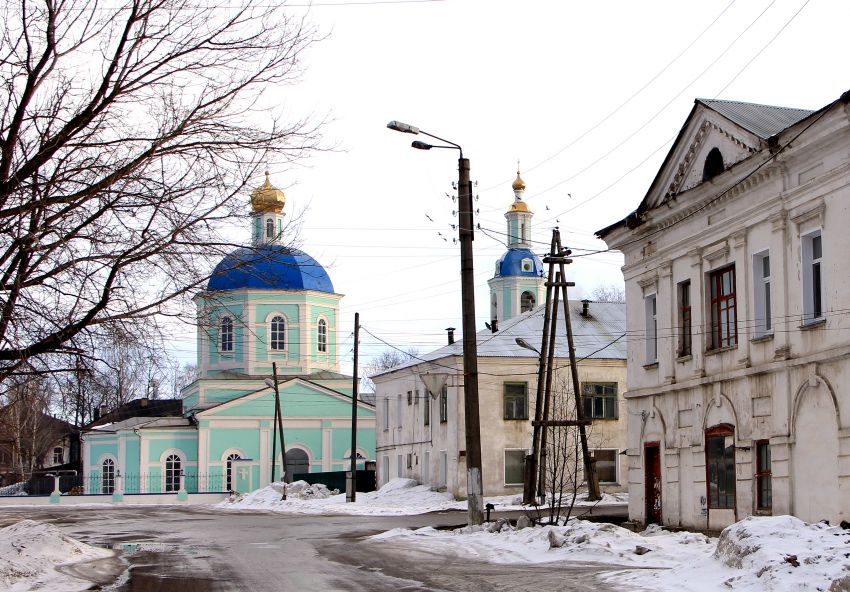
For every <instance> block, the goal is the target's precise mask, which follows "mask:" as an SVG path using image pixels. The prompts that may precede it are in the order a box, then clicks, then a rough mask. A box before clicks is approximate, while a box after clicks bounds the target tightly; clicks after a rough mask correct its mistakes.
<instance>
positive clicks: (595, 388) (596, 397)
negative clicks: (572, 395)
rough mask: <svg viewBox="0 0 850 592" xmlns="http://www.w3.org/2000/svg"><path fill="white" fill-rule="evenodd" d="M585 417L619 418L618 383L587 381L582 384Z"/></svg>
mask: <svg viewBox="0 0 850 592" xmlns="http://www.w3.org/2000/svg"><path fill="white" fill-rule="evenodd" d="M581 390H582V403H583V407H582V410H583V411H584V417H585V419H617V418H618V417H619V413H618V410H617V383H616V382H585V383H583V384H582V385H581Z"/></svg>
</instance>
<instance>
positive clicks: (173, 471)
mask: <svg viewBox="0 0 850 592" xmlns="http://www.w3.org/2000/svg"><path fill="white" fill-rule="evenodd" d="M182 470H183V461H182V459H181V458H180V457H179V456H178V455H176V454H169V455H168V456H167V457H166V458H165V491H166V492H172V491H179V490H180V474H181V472H182Z"/></svg>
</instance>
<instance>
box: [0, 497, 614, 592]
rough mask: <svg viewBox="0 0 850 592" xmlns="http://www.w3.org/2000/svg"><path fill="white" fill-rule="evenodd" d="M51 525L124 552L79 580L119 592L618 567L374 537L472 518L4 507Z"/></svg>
mask: <svg viewBox="0 0 850 592" xmlns="http://www.w3.org/2000/svg"><path fill="white" fill-rule="evenodd" d="M24 518H30V519H33V520H40V521H43V522H52V523H54V524H56V525H58V526H60V527H61V528H62V530H63V531H64V532H66V533H67V534H69V535H70V536H72V537H74V538H77V539H80V540H82V541H84V542H87V543H89V544H95V545H101V546H110V547H113V548H116V549H118V550H120V551H121V555H120V559H121V561H115V560H112V561H102V562H94V563H93V564H91V565H83V566H80V567H79V568H77V569H75V571H74V574H75V575H78V576H83V577H87V578H89V579H91V580H92V581H93V582H95V584H96V585H97V589H100V590H104V591H107V590H108V591H114V592H148V591H157V592H171V591H177V592H195V591H205V592H206V591H213V592H217V591H233V590H250V591H252V592H254V591H256V592H260V591H274V592H279V591H290V590H291V591H293V592H295V591H298V592H304V591H312V590H321V591H337V590H339V591H343V590H345V591H364V592H365V591H369V592H382V591H426V590H433V591H459V592H460V591H467V590H470V591H472V590H475V591H476V592H478V591H511V592H523V591H526V590H529V591H530V590H546V591H554V590H570V591H591V590H593V591H599V592H604V591H606V590H613V589H612V588H609V587H606V586H605V585H604V584H603V583H601V582H599V581H598V580H597V579H596V576H597V575H598V574H599V573H602V572H605V571H607V570H610V569H612V568H611V567H609V566H604V565H594V564H576V563H565V562H558V563H549V564H542V565H541V564H538V565H533V566H516V565H510V566H508V565H494V564H488V563H482V562H477V561H475V560H474V559H472V558H470V557H466V556H460V555H455V556H446V555H445V554H443V553H440V554H434V553H431V552H429V550H428V549H427V548H424V547H420V546H418V545H415V544H412V543H400V542H394V543H392V544H387V543H376V542H372V541H369V540H366V537H368V536H369V535H372V534H376V533H378V532H383V531H386V530H389V529H392V528H398V527H409V528H419V527H422V526H452V525H457V526H459V525H462V524H463V523H464V522H465V518H466V514H465V512H440V513H433V514H424V515H420V516H394V517H375V516H309V515H292V514H274V513H266V512H219V511H215V512H213V511H211V510H209V509H205V508H188V507H173V506H167V507H140V506H137V507H124V508H105V509H101V508H98V509H90V508H84V509H81V508H68V509H60V508H55V509H54V508H4V509H3V511H2V514H0V526H6V525H7V524H10V523H13V522H16V521H18V520H22V519H24Z"/></svg>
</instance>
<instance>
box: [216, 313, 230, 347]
mask: <svg viewBox="0 0 850 592" xmlns="http://www.w3.org/2000/svg"><path fill="white" fill-rule="evenodd" d="M219 349H220V350H221V351H223V352H232V351H233V319H231V318H230V317H224V318H223V319H221V324H220V325H219Z"/></svg>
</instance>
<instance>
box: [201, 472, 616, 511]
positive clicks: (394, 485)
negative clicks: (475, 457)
mask: <svg viewBox="0 0 850 592" xmlns="http://www.w3.org/2000/svg"><path fill="white" fill-rule="evenodd" d="M282 492H283V484H282V483H273V484H271V485H269V486H268V487H264V488H262V489H258V490H257V491H254V492H251V493H248V494H245V495H241V496H233V497H232V498H230V499H228V500H225V501H223V502H221V503H219V504H217V506H216V507H218V508H224V509H230V510H265V511H269V510H271V511H274V512H292V513H302V514H352V515H359V516H365V515H371V516H402V515H411V514H425V513H427V512H438V511H445V510H465V509H466V502H465V501H457V500H455V498H454V497H453V496H452V494H450V493H446V492H437V491H431V488H430V487H429V486H427V485H419V483H418V482H416V481H414V480H413V479H393V480H392V481H390V482H389V483H387V484H386V485H384V486H383V487H381V489H379V490H378V491H372V492H369V493H358V494H357V500H356V501H355V502H354V503H347V502H346V501H345V493H333V492H330V491H328V489H327V488H326V487H325V486H324V485H308V484H307V483H305V482H304V481H296V482H295V483H290V484H289V485H287V487H286V498H287V499H286V500H282V499H281V494H282ZM627 499H628V498H627V497H626V496H625V494H619V495H608V494H605V495H604V496H603V499H602V500H601V501H599V502H587V501H586V500H584V499H583V498H580V499H579V500H578V501H577V502H576V506H577V507H578V508H586V507H588V506H591V505H610V504H618V505H619V504H623V503H625V502H626V501H627ZM485 502H487V503H491V504H493V505H494V506H495V508H496V510H522V509H523V506H522V496H518V495H506V496H500V497H488V498H486V500H485ZM580 512H581V510H580V509H578V510H576V512H575V513H580Z"/></svg>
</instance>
